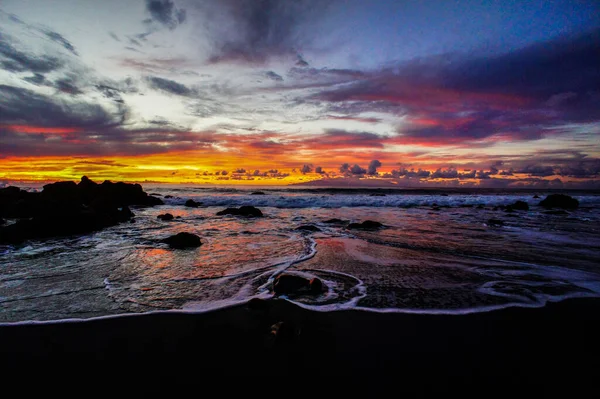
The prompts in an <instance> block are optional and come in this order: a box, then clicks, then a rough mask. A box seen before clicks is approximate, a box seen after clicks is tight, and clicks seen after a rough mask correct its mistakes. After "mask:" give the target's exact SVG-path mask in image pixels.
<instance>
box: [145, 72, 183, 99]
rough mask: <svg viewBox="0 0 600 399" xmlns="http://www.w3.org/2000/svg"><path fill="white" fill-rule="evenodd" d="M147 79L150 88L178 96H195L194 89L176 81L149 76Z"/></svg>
mask: <svg viewBox="0 0 600 399" xmlns="http://www.w3.org/2000/svg"><path fill="white" fill-rule="evenodd" d="M146 79H147V81H148V82H149V83H150V87H152V88H153V89H156V90H162V91H165V92H167V93H171V94H176V95H178V96H191V95H193V94H194V91H193V90H192V89H190V88H188V87H186V86H185V85H182V84H181V83H177V82H175V81H174V80H169V79H163V78H159V77H156V76H149V77H148V78H146Z"/></svg>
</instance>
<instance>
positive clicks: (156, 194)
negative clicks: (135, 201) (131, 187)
mask: <svg viewBox="0 0 600 399" xmlns="http://www.w3.org/2000/svg"><path fill="white" fill-rule="evenodd" d="M148 195H152V196H153V197H162V195H160V194H158V193H150V194H148Z"/></svg>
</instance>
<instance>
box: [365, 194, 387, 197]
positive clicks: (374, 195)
mask: <svg viewBox="0 0 600 399" xmlns="http://www.w3.org/2000/svg"><path fill="white" fill-rule="evenodd" d="M369 197H385V194H383V193H371V194H369Z"/></svg>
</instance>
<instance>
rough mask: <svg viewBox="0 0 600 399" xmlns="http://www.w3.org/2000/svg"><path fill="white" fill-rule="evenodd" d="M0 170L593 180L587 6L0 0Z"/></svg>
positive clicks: (554, 182) (598, 110)
mask: <svg viewBox="0 0 600 399" xmlns="http://www.w3.org/2000/svg"><path fill="white" fill-rule="evenodd" d="M0 66H1V68H0V183H1V182H2V181H3V182H4V184H7V182H9V181H14V180H23V181H52V180H77V179H79V178H80V177H81V176H82V175H87V176H88V177H90V178H92V179H94V180H104V179H110V180H124V181H137V182H166V183H203V184H297V183H311V184H322V185H333V186H335V185H356V186H384V187H387V186H390V187H456V186H467V187H468V186H480V187H538V188H600V2H597V1H595V0H591V1H559V0H556V1H548V0H547V1H541V0H540V1H474V0H471V1H450V0H447V1H436V0H429V1H416V0H415V1H391V0H380V1H368V2H367V1H362V0H299V1H277V0H219V1H213V0H206V1H198V0H131V1H122V0H103V1H102V2H99V1H95V0H2V1H0Z"/></svg>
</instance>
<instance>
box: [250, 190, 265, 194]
mask: <svg viewBox="0 0 600 399" xmlns="http://www.w3.org/2000/svg"><path fill="white" fill-rule="evenodd" d="M250 195H265V193H263V192H262V191H254V192H253V193H251V194H250Z"/></svg>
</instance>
